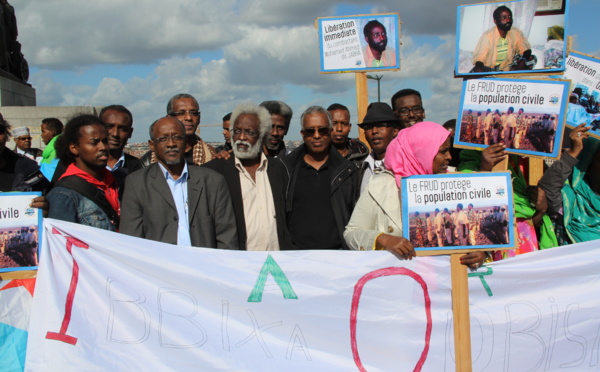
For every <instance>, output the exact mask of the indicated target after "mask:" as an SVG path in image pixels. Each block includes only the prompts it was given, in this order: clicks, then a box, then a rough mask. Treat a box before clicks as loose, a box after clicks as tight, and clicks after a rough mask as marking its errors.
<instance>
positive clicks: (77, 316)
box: [0, 219, 600, 372]
mask: <svg viewBox="0 0 600 372" xmlns="http://www.w3.org/2000/svg"><path fill="white" fill-rule="evenodd" d="M45 224H46V231H47V234H46V235H47V238H46V239H47V242H48V243H49V244H48V245H47V246H48V249H44V251H43V252H42V253H43V257H42V261H41V266H40V271H39V277H38V285H37V286H36V294H35V297H34V304H33V309H32V314H31V322H30V324H29V329H28V330H29V344H28V353H27V368H26V369H27V370H28V371H38V370H39V371H42V370H43V371H65V370H119V371H134V370H135V371H139V370H182V371H186V370H198V369H199V368H200V369H202V370H203V371H213V370H221V371H222V370H238V371H241V370H243V371H281V370H285V371H306V370H310V371H351V370H360V371H375V370H384V371H390V370H413V371H452V370H455V361H454V354H453V350H454V348H455V344H454V339H453V333H452V329H453V316H452V311H451V309H450V301H449V299H448V297H449V296H450V288H449V284H448V282H449V267H448V266H449V262H448V258H447V256H440V257H416V258H415V259H413V260H412V261H398V260H397V259H396V258H395V257H393V256H392V255H391V254H389V253H388V252H385V251H370V252H349V251H335V252H333V251H302V252H300V251H298V252H292V251H286V252H247V251H237V252H236V251H220V250H214V249H202V248H186V247H177V246H173V245H169V244H162V243H156V242H150V241H146V240H141V239H135V238H130V237H126V236H122V235H119V234H116V233H110V232H106V231H103V230H98V229H94V228H90V227H86V226H81V225H75V224H70V223H66V222H61V221H56V220H50V219H47V220H46V221H45ZM53 228H54V230H53ZM52 231H54V233H52ZM69 243H70V244H69ZM599 243H600V241H592V242H588V243H582V244H576V245H569V246H565V247H558V248H552V249H547V250H543V251H536V252H532V253H527V254H523V255H519V256H516V257H512V258H510V259H505V260H502V261H499V262H494V263H491V264H486V265H485V266H484V267H482V268H480V269H478V270H476V271H473V272H471V273H470V274H468V282H469V283H468V284H469V297H470V301H469V302H470V313H471V345H472V355H473V358H472V359H473V361H472V370H473V371H476V372H479V371H481V372H483V371H490V370H504V371H523V370H544V371H564V370H565V369H569V370H576V371H597V370H598V367H599V366H600V363H599V362H600V353H598V345H600V333H599V332H598V330H599V329H600V316H598V312H597V309H598V308H599V307H600V299H598V296H590V293H594V291H596V290H597V287H598V273H597V271H598V270H597V267H598V263H599V262H600V248H599V247H600V245H599ZM86 245H87V247H86ZM67 246H70V247H71V251H70V252H71V253H72V254H73V255H72V256H71V254H69V251H68V250H67ZM73 263H77V268H78V274H77V275H76V276H75V275H74V274H75V273H74V272H73V270H72V268H73ZM566 263H568V264H566ZM282 274H283V275H282ZM72 278H77V279H78V280H76V282H75V284H74V285H73V281H72V280H71V279H72ZM14 282H16V281H12V282H9V284H11V285H12V284H13V283H14ZM286 283H288V284H289V286H288V284H286ZM3 284H4V282H0V304H1V305H2V307H1V308H3V309H6V308H13V307H16V309H15V310H14V311H13V314H14V316H15V317H18V316H21V317H23V318H29V312H28V308H27V306H29V303H30V302H29V301H30V300H31V295H30V294H29V293H27V291H20V293H21V294H22V295H23V296H24V297H25V298H26V301H24V302H23V303H22V304H20V303H18V302H15V301H13V300H11V299H9V297H6V296H4V295H5V294H8V292H10V291H13V290H15V288H17V287H20V285H19V284H16V285H12V287H13V289H11V290H6V291H5V289H6V288H7V287H8V285H7V286H3ZM290 288H291V289H292V290H293V294H295V296H294V295H292V291H290ZM69 289H72V290H69ZM30 292H32V291H30ZM67 294H69V296H70V298H71V300H72V302H70V305H71V306H69V307H67V308H66V309H65V302H66V301H65V299H66V298H67ZM294 297H296V298H294ZM10 298H12V294H11V297H10ZM428 300H429V302H428ZM427 303H429V307H428V306H427ZM427 309H429V310H430V311H428V310H427ZM65 310H67V311H68V315H69V316H68V317H66V316H65V315H66V313H65ZM3 319H5V318H3ZM353 319H355V321H354V320H353ZM10 323H11V324H16V325H18V327H19V328H25V330H27V329H26V326H25V325H23V321H18V320H13V321H11V322H10ZM19 324H20V325H19ZM428 329H430V333H428V331H427V330H428ZM56 334H63V335H64V336H70V337H72V339H68V338H67V337H64V340H63V341H60V340H57V338H58V337H54V336H55V335H56ZM428 335H430V336H428ZM25 338H27V337H25ZM66 341H71V342H72V343H69V342H66ZM201 341H203V342H201ZM13 346H14V345H13V344H10V345H8V344H6V343H4V344H2V345H0V356H1V357H2V358H0V365H3V364H1V363H2V361H3V360H4V359H3V358H4V356H5V355H9V354H10V353H13V352H14V351H15V350H14V348H13ZM199 366H200V367H199ZM3 370H11V369H3ZM14 370H20V369H19V368H18V366H17V368H15V369H14Z"/></svg>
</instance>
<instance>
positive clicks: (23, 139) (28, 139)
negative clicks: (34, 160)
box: [17, 137, 31, 141]
mask: <svg viewBox="0 0 600 372" xmlns="http://www.w3.org/2000/svg"><path fill="white" fill-rule="evenodd" d="M17 140H19V141H31V137H19V138H17Z"/></svg>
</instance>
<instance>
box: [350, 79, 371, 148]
mask: <svg viewBox="0 0 600 372" xmlns="http://www.w3.org/2000/svg"><path fill="white" fill-rule="evenodd" d="M354 75H355V80H356V110H357V111H358V118H357V119H356V120H357V121H356V123H362V122H363V119H364V118H365V115H366V114H367V107H368V106H369V89H368V87H367V73H366V72H355V73H354ZM358 139H359V140H361V141H362V142H363V143H364V144H367V146H368V143H367V141H366V139H365V132H364V131H363V130H362V129H360V128H358Z"/></svg>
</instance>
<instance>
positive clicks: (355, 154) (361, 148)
mask: <svg viewBox="0 0 600 372" xmlns="http://www.w3.org/2000/svg"><path fill="white" fill-rule="evenodd" d="M346 148H348V155H346V159H348V160H351V161H354V162H356V164H357V166H358V167H359V168H360V165H361V164H362V162H363V160H365V158H366V157H367V156H368V155H369V148H368V147H367V145H365V144H364V143H363V142H362V141H360V140H359V139H352V138H348V140H347V141H346Z"/></svg>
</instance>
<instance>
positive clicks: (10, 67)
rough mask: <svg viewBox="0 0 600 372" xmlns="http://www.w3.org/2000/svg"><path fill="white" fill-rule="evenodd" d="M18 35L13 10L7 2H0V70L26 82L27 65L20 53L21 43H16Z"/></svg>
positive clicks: (2, 0)
mask: <svg viewBox="0 0 600 372" xmlns="http://www.w3.org/2000/svg"><path fill="white" fill-rule="evenodd" d="M18 35H19V32H18V30H17V17H16V16H15V9H14V8H13V7H12V6H11V5H10V4H9V3H8V1H7V0H0V69H2V70H4V71H8V72H10V73H11V74H13V75H14V76H16V77H17V78H18V79H20V80H23V81H24V82H27V80H28V79H29V65H28V64H27V60H26V59H25V57H24V56H23V53H21V43H19V42H18V41H17V36H18Z"/></svg>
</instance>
